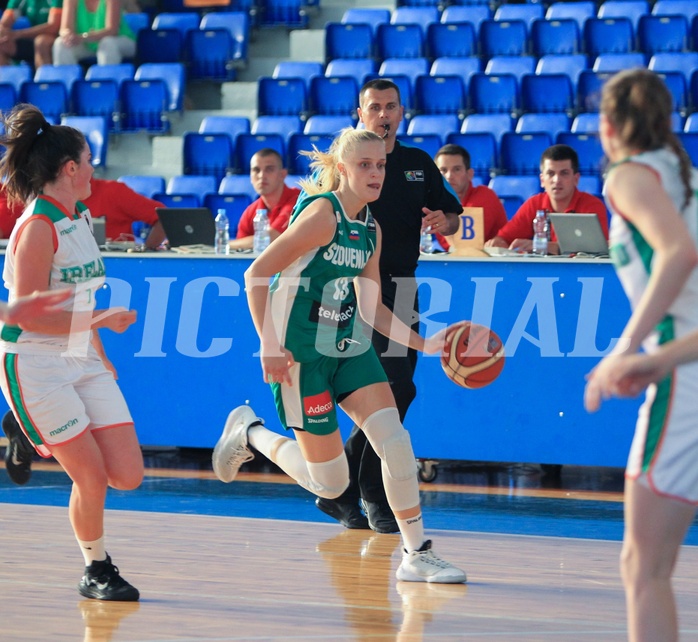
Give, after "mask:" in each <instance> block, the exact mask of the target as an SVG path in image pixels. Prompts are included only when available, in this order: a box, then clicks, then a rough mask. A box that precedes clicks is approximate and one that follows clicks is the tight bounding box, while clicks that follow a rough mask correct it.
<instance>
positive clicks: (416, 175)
mask: <svg viewBox="0 0 698 642" xmlns="http://www.w3.org/2000/svg"><path fill="white" fill-rule="evenodd" d="M405 178H406V179H407V180H408V181H409V182H411V183H413V182H415V181H422V182H424V171H423V170H421V169H410V170H407V171H406V172H405Z"/></svg>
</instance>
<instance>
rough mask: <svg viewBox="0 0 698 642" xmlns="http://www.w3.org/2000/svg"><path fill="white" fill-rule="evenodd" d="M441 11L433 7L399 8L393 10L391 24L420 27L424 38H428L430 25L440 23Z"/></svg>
mask: <svg viewBox="0 0 698 642" xmlns="http://www.w3.org/2000/svg"><path fill="white" fill-rule="evenodd" d="M439 15H440V14H439V9H438V8H437V7H435V6H432V7H406V6H398V7H396V8H395V9H393V11H392V13H391V16H390V23H391V24H394V25H413V24H416V25H419V26H420V27H421V29H422V36H423V37H425V38H426V35H427V29H428V28H429V25H430V24H433V23H435V22H439Z"/></svg>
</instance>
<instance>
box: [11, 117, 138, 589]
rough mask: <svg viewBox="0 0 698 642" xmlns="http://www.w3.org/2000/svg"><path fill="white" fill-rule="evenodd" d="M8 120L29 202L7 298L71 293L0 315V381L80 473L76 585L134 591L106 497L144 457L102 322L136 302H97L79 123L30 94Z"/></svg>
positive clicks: (33, 427) (87, 174)
mask: <svg viewBox="0 0 698 642" xmlns="http://www.w3.org/2000/svg"><path fill="white" fill-rule="evenodd" d="M3 121H4V131H5V134H4V135H3V136H2V137H0V144H2V145H3V146H4V147H5V148H6V152H5V155H4V156H3V157H2V159H1V160H0V177H2V179H3V181H4V187H3V189H5V190H6V191H7V195H8V200H9V201H10V202H18V201H19V202H23V203H28V205H27V207H26V210H25V212H24V213H23V215H22V216H21V217H20V219H19V221H18V223H17V225H16V226H15V228H14V230H13V232H12V235H11V236H10V240H9V243H8V248H7V252H6V255H5V268H4V271H3V279H4V281H5V286H6V287H7V289H8V290H9V292H10V301H11V302H13V301H14V300H15V299H16V298H17V297H22V296H26V295H28V294H31V293H32V292H35V291H49V290H50V291H54V290H59V289H68V290H69V292H70V295H69V298H68V299H67V301H66V302H65V303H64V304H63V311H62V312H61V313H60V314H57V315H53V316H51V317H48V316H37V317H35V318H32V319H28V320H27V319H25V320H24V321H23V322H20V323H19V324H18V325H12V324H9V323H7V322H6V323H5V324H3V326H2V328H1V329H0V359H2V368H0V387H2V392H3V395H4V396H5V399H6V401H7V403H8V404H9V405H10V407H11V408H12V412H13V414H14V416H15V417H16V419H17V420H18V422H19V424H20V425H21V427H22V430H23V431H24V433H25V434H26V436H27V437H28V438H29V440H30V441H31V442H32V444H33V446H34V448H35V449H36V450H37V451H38V452H39V454H41V455H42V456H44V457H47V456H53V457H54V458H55V459H56V460H57V461H58V462H59V463H60V464H61V466H62V467H63V468H64V470H65V471H66V473H67V474H68V475H69V476H70V478H71V480H72V481H73V488H72V493H71V498H70V508H69V514H70V521H71V525H72V527H73V531H74V533H75V536H76V538H77V540H78V543H79V544H80V548H81V550H82V553H83V556H84V558H85V566H86V568H85V572H84V575H83V578H82V580H81V581H80V584H79V586H78V590H79V592H80V594H81V595H83V596H85V597H90V598H94V599H103V600H123V601H133V600H137V599H138V597H139V594H138V590H137V589H136V588H134V587H133V586H131V585H130V584H129V583H128V582H126V580H124V579H123V578H122V577H121V576H120V574H119V570H118V569H117V568H116V566H114V565H113V564H112V563H111V558H110V557H109V555H108V554H107V552H106V550H105V545H104V502H105V498H106V492H107V487H108V486H112V487H114V488H118V489H121V490H128V489H132V488H136V487H137V486H138V485H139V484H140V482H141V480H142V478H143V459H142V455H141V452H140V447H139V445H138V441H137V438H136V433H135V429H134V426H133V420H132V419H131V415H130V413H129V411H128V408H127V406H126V402H125V400H124V398H123V395H122V394H121V391H120V389H119V387H118V385H117V383H116V381H115V371H114V368H113V366H112V365H111V363H110V362H109V361H108V359H107V357H106V355H105V353H104V349H103V347H102V344H101V341H100V339H99V334H98V332H97V329H98V328H108V329H111V330H114V331H116V332H123V331H125V330H126V329H127V328H128V327H129V326H130V325H131V324H132V323H133V322H134V321H135V320H136V314H135V311H129V310H125V309H123V308H112V309H109V310H106V311H105V310H95V309H94V308H95V297H94V294H95V291H96V289H97V288H99V287H101V285H102V284H103V283H104V264H103V262H102V258H101V256H100V253H99V248H98V246H97V243H96V242H95V240H94V236H93V235H92V231H91V227H90V221H91V219H90V214H89V211H88V210H87V208H86V207H85V206H84V205H83V204H82V203H81V202H80V201H81V200H83V199H85V198H87V197H88V196H89V195H90V178H91V177H92V173H93V168H92V165H91V163H90V159H91V155H90V149H89V147H88V145H87V142H86V141H85V137H84V136H83V134H82V133H81V132H79V131H78V130H76V129H73V128H71V127H64V126H59V125H50V124H49V123H48V122H47V121H46V119H45V118H44V116H43V114H42V113H41V112H40V111H39V110H38V109H37V108H36V107H33V106H31V105H21V104H20V105H17V106H16V107H15V108H14V109H13V110H12V111H11V112H10V113H9V114H6V115H5V117H4V118H3ZM11 441H12V440H11Z"/></svg>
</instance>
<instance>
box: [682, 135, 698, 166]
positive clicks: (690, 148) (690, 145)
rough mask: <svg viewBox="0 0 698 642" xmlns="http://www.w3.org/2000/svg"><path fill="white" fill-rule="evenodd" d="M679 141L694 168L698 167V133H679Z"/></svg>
mask: <svg viewBox="0 0 698 642" xmlns="http://www.w3.org/2000/svg"><path fill="white" fill-rule="evenodd" d="M679 140H680V141H681V144H682V145H683V147H684V149H685V150H686V153H687V154H688V157H689V158H690V159H691V164H692V165H693V166H694V167H696V166H698V133H696V132H681V133H679Z"/></svg>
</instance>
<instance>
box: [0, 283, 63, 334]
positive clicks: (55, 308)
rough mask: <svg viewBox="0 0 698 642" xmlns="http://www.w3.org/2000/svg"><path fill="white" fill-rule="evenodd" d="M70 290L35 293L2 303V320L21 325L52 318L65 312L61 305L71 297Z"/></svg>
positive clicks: (0, 306) (0, 307) (0, 311)
mask: <svg viewBox="0 0 698 642" xmlns="http://www.w3.org/2000/svg"><path fill="white" fill-rule="evenodd" d="M70 293H71V291H70V290H69V289H68V288H64V289H61V290H48V291H45V292H34V293H33V294H30V295H29V296H23V297H19V298H18V299H15V300H14V301H13V302H12V303H10V304H7V303H0V319H2V321H3V322H4V323H7V324H9V325H19V324H21V323H24V322H25V321H28V320H30V319H34V318H36V317H44V316H51V315H55V314H59V313H61V312H63V308H62V307H61V303H63V301H65V300H66V299H68V297H70Z"/></svg>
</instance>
